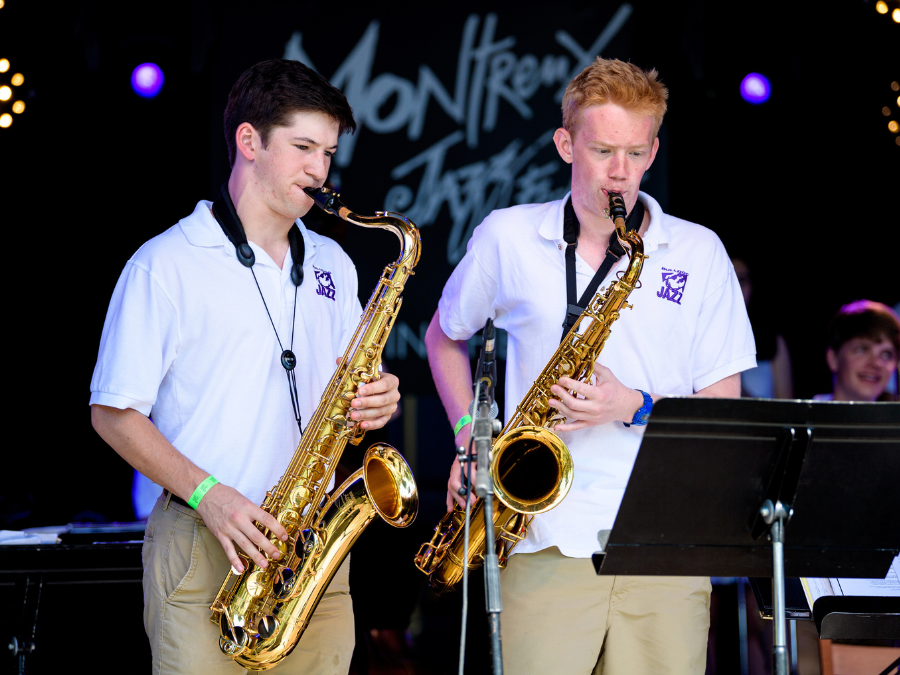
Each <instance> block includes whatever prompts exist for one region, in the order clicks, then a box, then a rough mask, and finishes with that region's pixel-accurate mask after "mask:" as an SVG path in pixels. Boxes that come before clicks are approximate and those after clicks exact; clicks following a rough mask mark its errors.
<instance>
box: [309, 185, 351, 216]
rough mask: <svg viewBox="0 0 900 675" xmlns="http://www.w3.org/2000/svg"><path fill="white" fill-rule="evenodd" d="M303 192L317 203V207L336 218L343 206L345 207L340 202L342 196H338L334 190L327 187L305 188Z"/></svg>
mask: <svg viewBox="0 0 900 675" xmlns="http://www.w3.org/2000/svg"><path fill="white" fill-rule="evenodd" d="M303 191H304V192H305V193H306V194H308V195H309V198H310V199H312V200H313V201H314V202H315V203H316V206H318V207H319V208H320V209H322V210H323V211H325V212H326V213H330V214H332V215H335V216H336V215H337V212H338V211H339V210H340V208H341V206H343V204H341V202H340V201H339V200H338V197H339V196H340V195H338V194H336V193H335V192H334V191H333V190H329V189H328V188H327V187H319V188H313V187H305V188H303Z"/></svg>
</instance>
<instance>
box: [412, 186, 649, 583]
mask: <svg viewBox="0 0 900 675" xmlns="http://www.w3.org/2000/svg"><path fill="white" fill-rule="evenodd" d="M609 204H610V213H611V214H612V216H613V217H614V219H615V228H616V229H615V232H616V237H617V238H618V240H619V242H620V243H621V244H622V245H623V247H624V248H625V249H626V251H627V252H628V257H629V264H628V269H627V270H625V271H624V272H620V273H619V279H618V280H617V281H616V282H615V283H613V284H611V285H610V287H609V289H608V290H607V289H606V288H605V287H604V288H601V289H600V290H599V291H598V292H597V294H596V295H595V296H594V297H593V298H592V299H591V301H590V302H589V303H588V306H587V307H586V308H585V310H584V311H583V312H582V313H581V316H579V317H578V320H577V321H576V322H575V325H574V326H573V327H572V329H571V330H570V331H569V333H568V334H567V335H566V337H565V339H564V340H563V341H562V343H561V344H560V346H559V348H558V349H557V350H556V353H555V354H553V358H551V359H550V361H549V363H547V365H546V366H545V367H544V369H543V370H542V371H541V373H540V375H538V377H537V379H536V380H535V382H534V384H532V385H531V388H530V389H529V390H528V393H527V394H525V398H524V399H523V400H522V402H521V403H520V404H519V405H518V406H517V407H516V412H515V414H514V415H513V416H512V417H511V418H510V420H509V422H508V423H507V424H506V426H505V427H504V428H503V430H502V431H501V432H500V435H499V436H498V437H497V438H496V440H494V442H493V445H492V449H491V456H492V460H491V465H490V471H491V478H492V479H493V481H494V491H495V498H494V532H493V533H492V535H493V539H494V546H495V550H496V551H497V557H498V561H499V564H500V567H501V568H502V567H505V566H506V562H507V560H508V559H509V555H510V552H511V551H512V549H513V547H514V546H515V545H516V544H517V543H519V542H520V541H521V540H522V539H524V538H525V536H526V534H527V532H528V525H529V524H530V523H531V521H532V519H533V518H534V516H535V514H538V513H543V512H545V511H549V510H550V509H552V508H554V507H555V506H556V505H557V504H559V503H560V502H561V501H562V500H563V499H564V498H565V496H566V494H567V493H568V491H569V488H570V487H571V486H572V477H573V474H574V467H573V462H572V456H571V455H570V454H569V450H568V448H567V447H566V445H565V443H563V442H562V441H561V440H560V438H559V436H557V435H556V433H554V432H553V427H555V426H556V425H557V424H561V423H563V422H564V421H565V419H566V418H565V416H563V415H561V414H560V413H559V411H557V410H556V409H555V408H553V407H551V406H550V404H549V399H551V398H553V394H552V393H551V391H550V387H551V386H552V385H554V384H556V383H557V382H558V381H559V378H560V377H563V376H565V377H569V378H572V379H575V380H579V381H582V382H587V381H589V380H590V379H591V376H592V375H593V372H594V363H595V362H596V361H597V358H598V357H599V356H600V352H601V351H602V349H603V345H604V344H605V343H606V340H607V338H608V337H609V333H610V330H611V326H612V323H613V322H614V321H615V320H616V319H618V318H619V312H620V310H622V309H624V308H630V307H631V305H629V304H628V302H626V300H627V299H628V296H629V295H630V294H631V292H632V291H633V290H634V289H635V288H639V287H640V281H639V280H638V277H640V274H641V268H642V267H643V264H644V260H645V259H646V258H647V256H646V255H644V244H643V242H642V241H641V237H640V236H639V235H638V234H637V232H628V231H626V229H625V216H626V212H625V202H624V200H623V199H622V196H621V195H620V194H618V193H615V192H610V193H609ZM482 510H483V504H482V500H481V499H476V500H475V501H474V502H473V504H472V507H471V521H470V524H469V558H468V560H465V556H464V545H465V541H464V539H465V535H464V534H463V532H464V520H465V510H464V509H462V508H460V507H459V506H458V505H456V506H454V508H453V510H452V511H449V512H447V513H446V514H445V515H444V517H443V518H442V519H441V521H440V522H439V523H438V525H437V527H435V529H434V536H433V537H432V538H431V541H429V542H426V543H424V544H422V546H421V548H420V549H419V552H418V553H417V554H416V556H415V565H416V567H418V568H419V570H421V571H422V572H424V573H425V574H427V575H428V577H429V583H430V585H431V587H432V589H434V590H435V591H436V592H437V593H445V592H447V591H450V590H452V589H453V588H454V587H456V585H457V584H458V583H459V582H460V580H461V579H462V575H463V566H464V565H467V566H468V568H469V569H470V570H474V569H478V568H479V567H480V566H481V565H482V564H483V563H484V551H485V544H486V539H487V534H486V533H485V528H484V516H483V515H482Z"/></svg>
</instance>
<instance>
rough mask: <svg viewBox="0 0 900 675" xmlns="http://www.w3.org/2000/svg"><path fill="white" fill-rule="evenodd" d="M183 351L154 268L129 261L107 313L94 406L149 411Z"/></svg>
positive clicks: (171, 309)
mask: <svg viewBox="0 0 900 675" xmlns="http://www.w3.org/2000/svg"><path fill="white" fill-rule="evenodd" d="M177 352H178V317H177V313H176V311H175V307H174V305H173V303H172V302H171V301H170V299H169V297H168V296H167V295H166V294H165V292H164V291H163V290H162V288H160V286H159V284H158V283H157V282H156V280H155V279H154V278H153V277H152V276H151V274H150V272H149V271H148V270H146V269H144V268H143V267H142V266H140V265H138V264H136V263H135V262H134V261H129V263H128V264H127V265H126V267H125V269H124V270H123V271H122V275H121V276H120V277H119V281H118V283H117V284H116V288H115V290H114V291H113V296H112V300H111V301H110V303H109V309H108V311H107V313H106V321H105V323H104V324H103V334H102V336H101V338H100V352H99V354H98V356H97V364H96V366H95V367H94V375H93V377H92V378H91V401H90V402H91V405H93V404H100V405H107V406H111V407H114V408H120V409H125V408H134V409H135V410H137V411H138V412H141V413H143V414H144V415H149V414H150V411H151V409H152V407H153V405H154V404H155V403H156V398H157V393H158V391H159V385H160V383H161V382H162V380H163V378H164V377H165V375H166V373H167V372H168V370H169V368H170V367H171V365H172V363H173V362H174V360H175V357H176V354H177Z"/></svg>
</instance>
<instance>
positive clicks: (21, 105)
mask: <svg viewBox="0 0 900 675" xmlns="http://www.w3.org/2000/svg"><path fill="white" fill-rule="evenodd" d="M13 112H14V113H16V114H17V115H21V114H22V113H23V112H25V101H16V102H15V103H13Z"/></svg>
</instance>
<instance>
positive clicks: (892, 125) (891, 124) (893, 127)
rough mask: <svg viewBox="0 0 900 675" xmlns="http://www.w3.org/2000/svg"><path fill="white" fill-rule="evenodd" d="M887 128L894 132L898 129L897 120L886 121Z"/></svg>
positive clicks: (899, 127)
mask: <svg viewBox="0 0 900 675" xmlns="http://www.w3.org/2000/svg"><path fill="white" fill-rule="evenodd" d="M888 129H890V130H891V131H893V132H894V133H895V134H896V133H897V132H898V131H900V124H897V120H891V121H890V122H888Z"/></svg>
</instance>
